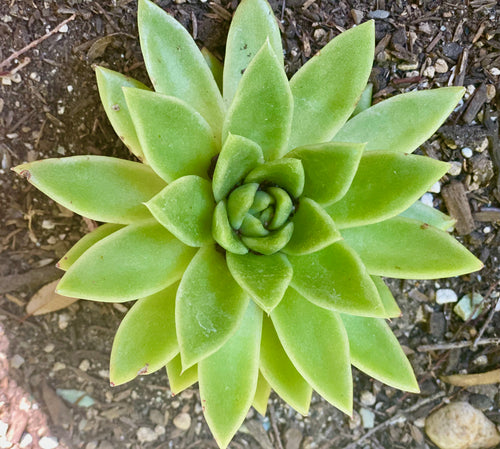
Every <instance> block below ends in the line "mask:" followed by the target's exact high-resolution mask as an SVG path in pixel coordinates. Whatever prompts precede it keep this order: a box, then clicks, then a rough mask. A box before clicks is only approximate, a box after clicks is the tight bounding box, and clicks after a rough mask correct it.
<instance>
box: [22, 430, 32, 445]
mask: <svg viewBox="0 0 500 449" xmlns="http://www.w3.org/2000/svg"><path fill="white" fill-rule="evenodd" d="M31 443H33V437H32V436H31V434H29V433H23V436H22V437H21V440H20V441H19V447H20V448H25V447H28V446H30V445H31Z"/></svg>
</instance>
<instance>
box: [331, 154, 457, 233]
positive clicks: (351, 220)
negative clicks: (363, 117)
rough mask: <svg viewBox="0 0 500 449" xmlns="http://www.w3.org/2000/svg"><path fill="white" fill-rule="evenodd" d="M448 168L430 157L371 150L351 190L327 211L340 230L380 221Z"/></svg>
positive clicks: (408, 202)
mask: <svg viewBox="0 0 500 449" xmlns="http://www.w3.org/2000/svg"><path fill="white" fill-rule="evenodd" d="M448 168H449V164H447V163H445V162H441V161H437V160H435V159H432V158H430V157H424V156H415V155H410V154H401V153H394V152H389V151H371V152H368V153H366V154H365V155H364V156H363V157H362V158H361V161H360V163H359V167H358V171H357V172H356V175H355V176H354V179H353V181H352V184H351V187H350V188H349V191H348V192H347V193H346V194H345V195H344V196H343V197H342V199H341V200H340V201H337V202H336V203H334V204H332V205H331V206H328V207H327V208H326V211H327V212H328V213H329V214H330V216H331V217H332V218H333V220H334V221H335V224H336V225H337V227H338V228H339V229H343V228H350V227H353V226H363V225H366V224H371V223H377V222H379V221H382V220H385V219H387V218H390V217H394V216H395V215H397V214H399V213H401V212H403V211H404V210H406V209H407V208H408V207H410V206H411V205H412V204H413V203H414V202H415V201H416V200H417V199H418V198H420V197H421V196H422V195H423V194H424V193H425V192H426V191H427V190H428V189H429V187H431V186H432V184H434V183H435V182H436V181H437V180H438V179H439V178H441V176H443V175H444V174H445V173H446V172H447V171H448Z"/></svg>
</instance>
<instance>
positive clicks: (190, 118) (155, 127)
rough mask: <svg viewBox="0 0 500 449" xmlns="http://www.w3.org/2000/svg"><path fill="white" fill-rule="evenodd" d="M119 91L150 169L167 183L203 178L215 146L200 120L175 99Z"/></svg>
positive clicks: (153, 93) (141, 92) (145, 93)
mask: <svg viewBox="0 0 500 449" xmlns="http://www.w3.org/2000/svg"><path fill="white" fill-rule="evenodd" d="M143 1H146V0H143ZM123 92H124V94H125V98H126V100H127V104H128V107H129V109H130V115H131V117H132V120H133V122H134V126H135V129H136V131H137V136H138V137H139V142H140V143H141V148H142V151H143V152H144V155H145V156H146V159H147V161H148V163H149V164H150V165H151V167H152V168H153V170H154V171H155V172H156V173H158V175H159V176H161V177H162V178H163V179H164V180H165V181H167V182H172V181H174V180H176V179H177V178H180V177H182V176H186V175H198V176H201V177H202V178H207V177H208V169H209V167H210V163H211V160H212V157H213V156H215V154H217V145H216V143H215V138H214V135H213V133H212V130H211V129H210V126H208V123H207V122H206V121H205V120H204V118H203V117H202V116H201V115H200V114H198V113H197V112H196V111H195V110H194V109H193V108H192V107H191V106H189V105H188V104H187V103H184V102H183V101H181V100H179V99H177V98H175V97H167V96H166V95H161V94H157V93H155V92H149V91H146V90H141V89H132V88H130V87H127V88H124V89H123Z"/></svg>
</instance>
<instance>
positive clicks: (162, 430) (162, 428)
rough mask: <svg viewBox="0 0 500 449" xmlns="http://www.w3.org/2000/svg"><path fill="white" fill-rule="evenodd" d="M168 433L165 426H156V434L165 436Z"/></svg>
mask: <svg viewBox="0 0 500 449" xmlns="http://www.w3.org/2000/svg"><path fill="white" fill-rule="evenodd" d="M166 431H167V429H165V426H155V433H156V435H158V436H160V435H165V432H166Z"/></svg>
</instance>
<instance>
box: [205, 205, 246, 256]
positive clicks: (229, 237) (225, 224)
mask: <svg viewBox="0 0 500 449" xmlns="http://www.w3.org/2000/svg"><path fill="white" fill-rule="evenodd" d="M212 235H213V237H214V239H215V241H216V242H217V243H218V244H219V245H220V246H222V247H223V248H224V249H225V250H227V251H229V252H230V253H233V254H246V253H248V248H247V247H246V246H245V245H244V244H243V243H242V242H241V240H240V239H239V238H238V236H237V235H236V233H235V232H234V230H233V228H232V227H231V225H230V224H229V218H228V217H227V207H226V201H225V200H222V201H219V203H218V204H217V206H215V212H214V217H213V220H212Z"/></svg>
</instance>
